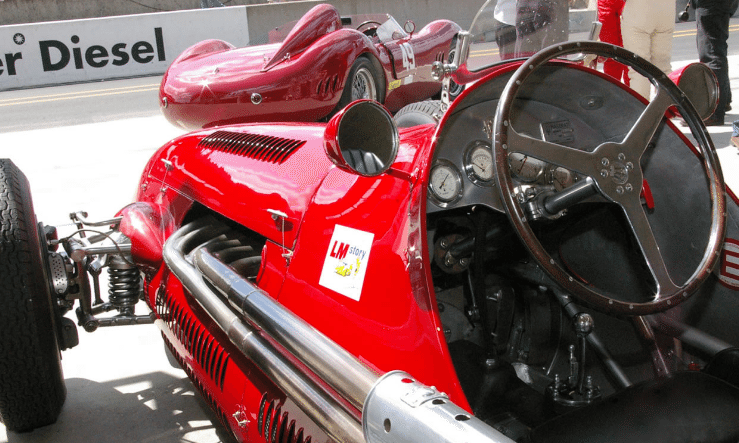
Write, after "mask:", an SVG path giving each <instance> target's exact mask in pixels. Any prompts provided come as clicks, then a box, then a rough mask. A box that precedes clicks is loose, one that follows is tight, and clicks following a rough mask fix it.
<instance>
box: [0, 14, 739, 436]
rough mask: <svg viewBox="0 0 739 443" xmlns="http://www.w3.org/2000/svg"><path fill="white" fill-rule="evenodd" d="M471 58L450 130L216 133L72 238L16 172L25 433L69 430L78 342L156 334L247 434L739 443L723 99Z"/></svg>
mask: <svg viewBox="0 0 739 443" xmlns="http://www.w3.org/2000/svg"><path fill="white" fill-rule="evenodd" d="M478 18H479V17H478ZM471 41H476V40H475V36H474V35H473V34H471V33H467V32H462V33H460V40H459V43H458V46H457V48H456V49H455V50H456V51H457V53H458V54H460V57H459V58H458V62H459V63H460V65H459V66H455V65H454V64H439V65H437V66H436V72H437V73H439V75H440V78H441V77H443V83H444V90H445V92H448V87H449V83H450V77H456V78H457V80H460V81H461V79H462V78H463V77H464V76H465V75H467V76H478V77H480V78H479V79H477V81H476V82H474V84H471V85H467V89H466V90H465V91H464V92H463V93H462V94H461V95H460V96H459V97H458V98H456V99H455V100H454V101H453V102H451V103H448V102H442V103H441V104H440V106H438V107H437V108H436V109H435V110H434V112H432V113H430V114H431V117H433V118H431V119H430V120H429V121H430V123H428V124H420V125H413V126H410V127H407V128H401V129H398V126H397V124H396V122H395V120H394V119H393V118H392V117H391V116H390V114H389V113H388V111H387V110H386V109H385V108H384V107H382V105H380V104H379V103H377V102H375V101H371V100H359V101H356V102H352V103H351V104H349V105H348V106H346V107H345V108H343V109H342V110H341V111H340V112H339V113H338V114H337V115H335V116H334V117H332V118H331V120H330V121H329V122H328V123H327V124H322V123H303V124H300V123H270V124H243V125H234V126H223V127H219V128H215V129H208V130H200V131H198V132H194V133H191V134H188V135H185V136H182V137H179V138H177V139H175V140H173V141H172V142H170V143H167V144H166V145H165V146H163V147H162V148H161V149H159V150H158V151H157V152H156V153H155V154H154V155H153V156H152V157H151V160H150V161H149V163H148V164H147V166H146V168H145V170H144V172H143V174H142V175H141V180H140V184H139V187H138V191H137V196H136V201H135V202H134V203H132V204H130V205H128V206H125V207H124V208H123V209H122V210H121V211H120V213H118V214H117V215H116V216H115V217H113V218H111V219H108V220H102V221H99V222H92V221H90V220H87V219H86V217H85V214H81V213H75V214H73V215H72V219H73V222H74V223H75V225H76V227H77V229H76V230H75V231H74V232H71V233H68V234H67V233H65V234H63V235H62V234H60V233H57V232H56V230H55V229H54V228H53V227H51V226H46V225H43V224H37V221H36V219H35V217H34V212H33V207H32V203H31V197H30V192H29V185H28V183H27V181H26V180H25V178H24V175H23V174H22V172H20V171H19V170H18V169H17V168H16V167H15V166H14V165H13V163H12V162H10V161H9V160H3V161H2V163H1V164H0V195H2V200H1V201H2V206H0V283H2V284H1V285H0V320H1V321H0V417H2V420H3V422H4V423H5V426H6V427H7V428H8V429H9V430H11V431H24V430H29V429H33V428H36V427H39V426H43V425H47V424H49V423H52V422H54V420H55V419H56V417H57V415H58V414H59V412H60V409H61V408H62V406H63V403H64V399H65V388H64V380H63V377H62V372H61V364H60V360H59V356H60V350H64V349H68V348H71V347H73V346H75V345H76V344H77V342H78V337H77V333H76V325H75V323H76V324H77V325H79V326H81V327H82V328H84V329H85V330H86V331H88V332H92V331H95V330H96V329H98V328H100V327H112V326H117V325H132V324H138V323H146V322H152V321H154V322H155V323H156V324H157V325H158V326H159V327H160V328H161V331H162V335H163V337H164V341H165V343H166V345H167V347H168V349H169V350H170V351H171V353H172V354H173V355H174V356H175V357H176V360H177V361H178V362H179V364H180V365H181V366H182V367H183V368H184V370H185V371H186V372H187V374H188V375H189V376H190V378H191V379H192V381H193V384H194V385H195V386H196V387H197V388H198V389H199V390H200V392H201V393H202V395H203V397H204V398H205V399H206V400H207V402H208V403H209V404H210V405H211V406H212V408H213V410H214V411H215V412H216V414H217V416H218V417H219V418H220V420H221V422H222V424H223V426H224V427H225V428H226V429H228V430H229V431H230V432H231V433H233V435H234V436H235V437H236V438H237V439H238V440H239V441H246V442H269V443H274V442H290V443H293V442H298V443H305V442H329V441H335V442H366V443H375V442H419V443H421V442H423V443H425V442H511V441H522V442H564V441H588V442H592V441H604V442H606V441H607V442H629V443H632V442H636V441H640V442H641V441H664V442H696V441H711V442H714V441H715V442H719V441H720V442H725V441H737V440H738V439H739V349H738V348H737V347H736V346H737V344H739V297H737V288H739V271H738V268H739V266H738V264H737V263H738V261H739V260H737V257H739V241H738V240H739V206H737V197H736V195H735V194H734V193H733V192H732V191H731V190H730V189H728V188H727V187H726V185H725V182H724V180H723V176H722V173H721V169H720V165H719V162H718V160H717V155H716V151H715V148H714V146H713V142H712V141H711V138H710V137H709V135H708V133H707V132H706V130H705V126H704V125H703V123H702V121H701V115H700V114H698V113H697V112H696V110H695V107H694V106H693V105H692V104H691V100H693V101H698V100H700V97H709V96H710V94H708V92H710V91H709V88H715V81H713V83H712V78H711V77H710V76H703V77H702V78H703V79H704V80H702V81H700V82H693V83H692V84H693V87H694V88H695V89H696V91H697V90H698V89H701V86H700V85H701V84H702V85H703V86H702V90H703V91H702V93H697V94H695V95H693V96H692V98H690V99H689V98H688V97H687V96H686V95H685V93H684V91H683V90H681V89H679V88H678V87H677V86H676V85H675V84H674V83H673V82H671V81H670V80H669V79H668V78H667V77H666V76H664V75H663V74H662V73H661V72H660V71H659V70H658V69H657V68H656V67H654V66H653V65H651V64H649V63H647V62H645V61H643V60H641V59H639V58H637V57H635V56H634V55H633V54H632V53H630V52H628V51H626V50H624V49H622V48H617V47H614V46H611V45H607V44H602V43H594V42H562V43H561V44H558V45H555V46H550V47H548V48H545V49H543V50H542V51H540V52H538V53H537V54H535V55H534V56H533V57H531V58H529V59H526V60H522V59H519V60H507V61H502V62H500V63H495V64H493V65H491V66H482V65H481V66H480V67H479V69H478V70H474V69H472V70H471V69H470V64H469V62H468V60H469V57H468V56H467V54H472V53H475V51H470V50H469V44H470V42H471ZM580 53H586V54H591V55H595V56H598V57H615V58H617V59H618V60H621V61H622V62H624V63H627V64H629V65H630V66H632V67H634V68H636V69H637V70H638V71H639V72H642V73H643V74H645V75H646V76H648V77H649V78H650V79H651V81H652V82H653V84H654V86H655V90H656V95H655V97H654V99H653V100H651V101H650V102H647V101H646V100H644V99H642V98H641V97H640V96H637V95H636V94H635V93H634V92H633V91H631V90H629V89H628V88H626V87H625V86H624V85H622V84H620V83H617V82H616V81H615V80H614V79H612V78H610V77H608V76H605V75H604V74H602V73H601V72H599V71H597V70H594V69H591V68H588V67H585V66H583V65H582V64H581V63H579V62H578V61H576V60H575V61H573V60H571V59H568V57H569V56H573V57H575V58H576V59H577V58H578V57H579V56H580ZM698 69H700V68H698ZM690 72H698V75H696V76H694V77H692V78H693V79H696V78H701V75H700V73H701V72H705V71H700V70H699V71H693V70H691V71H690ZM683 74H684V75H689V72H684V73H683ZM709 80H711V81H709ZM446 95H447V94H442V96H446ZM714 97H715V95H714ZM421 109H422V108H421V107H419V106H414V107H413V112H406V113H404V114H403V115H406V116H409V115H410V116H413V115H415V117H418V115H417V114H421V115H423V112H422V111H421ZM437 112H441V113H442V116H441V118H440V119H439V121H438V122H437V121H436V120H435V118H436V117H434V115H435V114H436V113H437ZM676 113H679V114H680V115H681V116H682V118H683V119H684V120H685V122H686V123H687V125H688V128H689V132H688V133H687V134H683V132H681V131H680V130H679V129H678V128H677V127H676V126H675V125H674V124H673V122H672V121H671V118H672V117H673V116H675V115H676ZM399 114H400V113H399ZM401 117H402V115H401ZM415 117H414V118H415ZM398 120H405V121H406V122H407V121H408V120H407V119H406V118H399V119H398ZM104 270H107V273H108V275H109V277H108V278H109V282H110V285H109V287H110V289H109V293H108V296H107V298H108V301H104V300H103V295H101V291H100V290H99V287H98V283H97V282H98V280H99V279H100V278H99V276H100V275H101V272H102V271H104ZM75 306H76V307H77V308H76V311H75V313H76V322H75V321H74V320H72V319H71V318H70V316H65V315H64V314H66V313H69V314H71V313H72V310H73V309H74V308H75ZM137 310H138V312H137ZM142 311H144V312H142Z"/></svg>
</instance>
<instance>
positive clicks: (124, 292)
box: [108, 256, 141, 313]
mask: <svg viewBox="0 0 739 443" xmlns="http://www.w3.org/2000/svg"><path fill="white" fill-rule="evenodd" d="M108 276H109V283H108V300H109V301H110V303H111V304H112V305H113V306H115V307H116V308H117V309H118V310H119V311H121V312H122V313H123V312H124V311H126V312H127V313H130V312H132V311H133V306H134V305H135V304H136V302H138V300H139V295H140V293H141V274H140V273H139V270H138V268H137V267H136V266H134V265H132V264H131V263H129V262H127V261H126V260H124V259H123V258H122V257H119V256H111V257H110V262H109V268H108Z"/></svg>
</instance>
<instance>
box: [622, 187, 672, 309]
mask: <svg viewBox="0 0 739 443" xmlns="http://www.w3.org/2000/svg"><path fill="white" fill-rule="evenodd" d="M620 206H621V208H622V209H623V210H624V212H625V213H626V218H627V219H628V221H629V225H630V226H631V230H632V232H633V234H634V237H635V238H636V241H637V243H639V248H640V249H641V252H642V256H643V257H644V260H645V261H646V263H647V266H648V267H649V271H650V272H651V274H652V277H653V278H654V281H655V283H656V284H657V293H656V295H655V298H654V300H655V301H658V300H660V299H661V296H662V295H663V294H675V293H677V292H678V291H680V289H681V288H680V287H679V286H677V285H676V284H675V282H673V280H672V278H671V277H670V273H669V271H668V270H667V266H666V265H665V261H664V259H663V257H662V252H661V251H660V248H659V244H658V243H657V239H656V238H655V237H654V232H653V231H652V226H651V225H650V224H649V220H648V219H647V214H646V213H645V212H644V208H643V206H642V204H641V201H640V199H639V198H638V197H637V198H631V199H628V200H627V201H626V202H624V203H621V204H620Z"/></svg>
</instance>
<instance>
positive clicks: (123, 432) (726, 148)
mask: <svg viewBox="0 0 739 443" xmlns="http://www.w3.org/2000/svg"><path fill="white" fill-rule="evenodd" d="M735 25H736V26H735ZM693 26H694V25H693ZM737 26H739V21H738V19H732V28H734V27H737ZM685 29H687V31H684V32H689V29H688V28H687V27H686V28H685ZM681 32H683V31H681ZM678 38H682V37H678V36H677V35H676V41H677V39H678ZM693 38H694V37H693ZM692 42H693V43H692V44H693V45H694V40H693V41H692ZM731 49H732V50H730V52H731V53H733V54H736V55H731V56H730V57H729V63H730V74H731V83H732V90H733V94H734V97H739V47H732V48H731ZM687 60H690V59H689V58H686V59H681V60H678V61H677V62H676V64H681V63H684V62H685V61H687ZM137 82H138V83H140V84H141V85H148V84H156V79H155V78H146V79H140V80H135V81H134V85H135V84H137ZM130 84H131V83H130V80H129V83H126V82H125V81H124V82H123V83H116V82H107V83H106V85H105V88H106V89H109V90H108V91H107V92H103V94H110V95H106V96H97V97H92V100H93V101H94V100H96V99H100V100H106V104H105V106H104V107H103V106H100V108H95V109H98V111H95V112H100V113H101V114H102V113H103V111H105V110H106V109H107V112H109V113H111V114H112V115H113V117H105V118H103V117H102V116H99V120H101V121H94V120H95V118H91V117H90V116H89V113H86V111H85V112H83V111H84V110H83V109H81V107H80V105H79V103H78V102H76V101H74V100H67V99H63V97H55V98H56V99H58V100H55V101H53V102H48V103H42V104H41V106H42V109H40V110H38V111H37V112H36V114H35V117H37V118H38V119H39V124H38V126H39V128H37V129H27V128H26V127H27V126H28V123H23V124H22V125H21V126H24V125H25V126H26V127H24V128H23V130H18V125H16V126H14V128H15V129H12V128H9V127H5V128H0V131H2V132H0V157H10V158H12V159H13V161H14V162H15V163H16V164H17V165H18V166H19V167H20V168H21V169H22V170H23V171H24V172H25V174H26V175H27V177H28V178H29V180H30V183H31V189H32V193H33V198H34V205H35V209H36V213H37V216H38V218H39V220H42V221H43V222H45V223H47V224H52V225H58V226H62V227H63V226H64V225H65V224H68V223H69V220H68V214H69V213H70V212H73V211H77V210H86V211H88V212H89V216H90V218H92V219H103V218H107V217H109V216H112V215H113V214H114V213H115V212H116V211H117V210H118V209H120V208H121V207H122V206H124V205H125V204H126V203H127V202H129V201H131V199H132V198H133V195H134V191H135V189H136V185H137V183H138V177H139V174H140V172H141V171H142V169H143V167H144V165H145V164H146V162H147V160H148V158H149V156H150V155H151V154H152V152H154V151H155V150H156V149H157V148H158V147H159V146H161V145H162V144H163V143H165V142H166V141H168V140H169V139H171V138H173V137H176V136H178V135H180V134H182V133H183V131H181V130H179V129H176V128H174V127H173V126H171V125H170V124H169V123H168V122H167V121H166V120H165V119H164V118H163V117H162V116H161V115H158V114H157V112H156V105H147V106H151V107H150V108H149V107H147V108H145V109H143V110H141V111H138V110H137V109H139V108H134V109H132V110H124V111H116V110H115V109H108V108H115V107H116V98H115V96H114V95H113V94H114V93H115V92H116V89H115V88H128V87H129V85H130ZM144 87H146V86H144ZM68 88H77V89H79V90H85V87H84V86H83V85H75V86H71V87H68ZM38 91H40V90H34V93H38ZM55 91H58V90H57V89H54V88H44V90H43V93H44V94H43V95H53V94H54V93H55ZM117 91H121V89H118V90H117ZM24 93H27V91H26V92H24V91H11V92H4V93H0V115H2V117H1V118H0V120H3V121H6V120H12V119H11V118H10V117H9V116H8V115H7V114H5V112H6V111H5V110H13V109H18V108H13V107H12V106H5V107H3V105H4V104H6V105H7V104H8V103H11V102H12V101H13V100H16V101H17V100H19V97H21V98H22V97H23V96H24ZM139 93H141V94H144V93H145V94H149V95H151V94H155V92H152V91H146V92H139ZM115 95H122V94H115ZM147 97H148V96H147ZM23 100H26V99H23ZM146 100H147V103H151V102H150V101H149V98H146ZM96 106H97V105H96ZM44 107H45V108H49V109H52V110H53V112H50V113H49V114H48V115H51V116H52V117H54V119H56V120H55V121H52V122H51V123H49V119H48V118H47V117H46V116H47V114H46V113H45V111H44V109H43V108H44ZM734 107H735V110H734V111H731V112H729V113H728V114H727V116H726V121H727V124H726V125H724V126H721V127H710V128H709V132H710V134H711V136H712V139H713V141H714V144H715V145H716V147H717V151H718V153H719V157H720V159H721V162H722V166H723V171H724V176H725V177H726V179H727V181H728V182H729V183H730V186H731V187H732V188H733V189H734V190H735V192H736V191H739V173H738V172H739V155H738V154H739V150H737V148H735V147H733V146H732V145H731V143H730V137H731V124H730V122H731V121H733V120H739V102H735V106H734ZM59 112H62V113H63V115H60V116H55V115H56V113H59ZM79 114H84V116H83V117H81V118H80V119H79V120H76V119H75V116H76V115H79ZM106 115H107V114H106ZM116 115H117V116H116ZM6 117H7V118H6ZM22 117H23V118H24V119H25V120H24V121H26V122H28V121H30V122H31V126H32V122H33V118H34V115H23V116H22ZM80 120H81V121H80ZM16 122H17V120H16ZM63 366H64V372H65V378H66V385H67V389H68V394H67V401H66V404H65V406H64V409H63V410H62V413H61V415H60V417H59V420H58V421H57V423H56V424H54V425H51V426H47V427H44V428H41V429H37V430H35V431H33V432H29V433H24V434H16V433H7V432H6V431H5V428H4V427H3V426H2V425H0V442H3V443H4V442H9V443H47V442H48V443H51V442H54V443H68V442H69V443H71V442H75V443H76V442H101V443H102V442H150V441H156V442H193V443H195V442H197V443H212V442H229V441H230V440H229V437H228V433H227V432H226V431H225V430H224V429H223V428H222V427H221V425H220V424H218V421H217V419H216V418H215V416H214V415H212V414H211V412H210V409H209V407H208V406H207V405H206V404H205V402H204V401H203V400H202V399H201V397H200V396H199V395H198V394H197V393H196V391H195V389H194V388H193V386H192V384H191V383H190V382H189V380H188V379H187V377H186V376H185V373H184V372H183V371H182V370H180V369H175V368H173V367H171V366H170V365H169V363H168V361H167V358H166V356H165V353H164V346H163V344H162V340H161V338H160V337H159V333H158V330H157V328H156V327H155V326H153V325H146V326H124V327H116V328H101V329H99V330H98V331H96V332H95V333H92V334H88V333H85V332H84V331H80V345H79V346H78V347H76V348H74V349H71V350H69V351H65V352H64V353H63Z"/></svg>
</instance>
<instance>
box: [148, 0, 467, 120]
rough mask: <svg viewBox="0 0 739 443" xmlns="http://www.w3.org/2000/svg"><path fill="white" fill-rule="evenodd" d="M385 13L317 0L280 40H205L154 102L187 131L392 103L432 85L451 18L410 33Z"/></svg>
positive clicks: (450, 33)
mask: <svg viewBox="0 0 739 443" xmlns="http://www.w3.org/2000/svg"><path fill="white" fill-rule="evenodd" d="M414 28H415V25H414V24H413V22H410V21H409V22H407V23H406V26H405V29H404V28H403V27H401V26H400V25H399V24H398V23H397V22H396V21H395V19H394V18H393V17H391V16H389V15H387V14H369V15H356V16H349V17H340V16H339V13H338V12H337V10H336V8H335V7H333V6H331V5H327V4H321V5H317V6H315V7H313V8H312V9H311V10H310V11H309V12H308V13H306V14H305V15H304V16H303V18H301V19H300V20H299V21H298V22H297V23H296V24H294V26H293V27H292V30H290V32H289V33H288V34H287V36H286V37H284V39H282V38H280V35H281V34H280V33H279V32H275V33H274V34H277V37H275V38H272V39H271V40H273V39H279V40H281V41H280V42H275V43H269V44H264V45H257V46H249V47H245V48H235V47H234V46H233V45H231V44H229V43H227V42H224V41H221V40H207V41H203V42H200V43H198V44H196V45H194V46H192V47H190V48H189V49H187V50H185V51H184V52H183V53H182V54H181V55H180V56H179V57H177V59H176V60H175V61H174V62H172V65H171V66H170V67H169V68H168V69H167V72H166V73H165V74H164V77H163V78H162V84H161V87H160V91H159V99H160V106H161V109H162V112H163V113H164V115H165V116H166V117H167V119H168V120H169V121H170V122H172V123H173V124H175V125H177V126H181V127H183V128H187V129H197V128H207V127H212V126H216V125H223V124H230V123H245V122H265V121H304V122H315V121H319V120H321V119H324V118H325V117H327V116H330V115H332V114H333V113H336V112H337V111H338V110H339V109H342V108H343V107H344V106H346V105H347V104H349V102H351V101H353V100H357V99H360V98H367V99H372V100H377V101H379V102H380V103H384V104H385V106H386V107H387V108H388V109H390V110H391V111H396V110H398V109H400V108H401V107H403V106H405V105H407V104H409V103H413V102H415V101H418V100H424V99H427V98H429V97H432V96H434V95H436V94H438V93H439V91H440V90H441V83H440V82H439V81H437V80H434V79H433V78H432V76H431V64H432V63H433V62H435V61H445V60H448V58H449V55H450V51H451V50H452V49H453V48H454V39H455V36H456V35H457V33H458V32H459V31H460V28H459V26H458V25H457V24H456V23H454V22H451V21H449V20H436V21H433V22H431V23H429V24H428V25H426V26H425V27H424V28H423V29H421V30H420V31H419V32H417V33H415V32H414Z"/></svg>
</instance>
